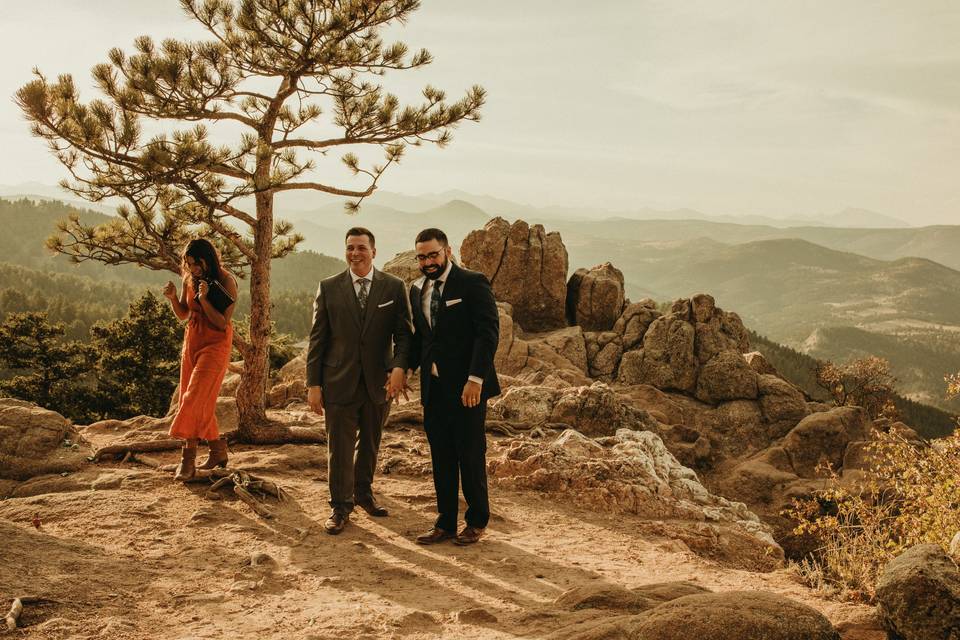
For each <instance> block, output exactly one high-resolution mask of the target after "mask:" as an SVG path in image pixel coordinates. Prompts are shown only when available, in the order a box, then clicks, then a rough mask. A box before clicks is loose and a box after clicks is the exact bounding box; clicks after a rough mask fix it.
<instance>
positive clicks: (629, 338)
mask: <svg viewBox="0 0 960 640" xmlns="http://www.w3.org/2000/svg"><path fill="white" fill-rule="evenodd" d="M661 315H663V314H661V313H660V311H659V310H658V309H657V303H656V302H655V301H653V300H651V299H650V298H644V299H643V300H641V301H640V302H632V303H630V304H628V305H627V306H626V307H624V309H623V313H621V314H620V317H619V318H617V321H616V322H615V323H614V324H613V331H614V333H617V334H619V335H620V339H621V342H622V343H623V350H624V351H630V350H632V349H636V348H637V347H639V346H641V345H642V344H643V336H644V335H645V334H646V333H647V329H648V328H649V327H650V324H651V323H652V322H653V321H654V320H656V319H657V318H659V317H660V316H661Z"/></svg>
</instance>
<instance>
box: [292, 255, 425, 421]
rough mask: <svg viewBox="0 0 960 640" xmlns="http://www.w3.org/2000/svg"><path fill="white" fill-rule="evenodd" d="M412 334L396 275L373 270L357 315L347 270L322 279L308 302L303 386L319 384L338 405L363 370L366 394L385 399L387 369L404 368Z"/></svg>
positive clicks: (328, 399)
mask: <svg viewBox="0 0 960 640" xmlns="http://www.w3.org/2000/svg"><path fill="white" fill-rule="evenodd" d="M412 334H413V331H412V327H411V323H410V307H409V305H408V302H407V292H406V285H404V283H403V281H402V280H400V278H397V277H396V276H392V275H390V274H389V273H384V272H382V271H378V270H376V269H375V270H374V271H373V277H372V280H371V282H370V292H369V294H368V295H367V309H366V312H365V313H363V314H362V315H361V313H360V303H359V302H358V301H357V294H356V291H355V290H354V287H353V279H352V278H351V277H350V271H349V269H348V270H347V271H344V272H343V273H339V274H337V275H335V276H331V277H329V278H326V279H325V280H322V281H321V282H320V286H319V287H318V288H317V299H316V302H315V303H314V305H313V328H312V330H311V331H310V346H309V347H308V348H307V386H320V387H322V388H323V401H324V402H325V403H335V404H336V403H341V404H342V403H347V402H350V401H351V400H352V399H353V397H354V393H355V392H356V390H357V385H358V384H359V382H360V376H361V375H363V379H364V382H365V383H366V387H367V391H368V393H369V394H370V397H371V398H372V399H373V400H374V401H375V402H378V403H379V402H386V399H387V396H386V391H385V390H384V388H383V385H384V384H385V383H386V381H387V372H388V371H389V370H391V369H393V368H394V367H401V368H404V367H406V365H407V361H408V360H409V356H408V353H409V351H410V341H411V338H412Z"/></svg>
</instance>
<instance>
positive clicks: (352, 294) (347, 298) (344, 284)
mask: <svg viewBox="0 0 960 640" xmlns="http://www.w3.org/2000/svg"><path fill="white" fill-rule="evenodd" d="M340 289H341V293H342V294H343V301H344V302H345V303H346V306H347V309H348V311H347V312H348V313H349V314H350V317H352V318H353V320H354V321H355V322H356V323H357V328H359V327H360V303H359V302H357V292H356V291H354V289H353V278H352V277H351V276H350V269H347V270H346V271H345V272H344V273H343V277H342V278H340Z"/></svg>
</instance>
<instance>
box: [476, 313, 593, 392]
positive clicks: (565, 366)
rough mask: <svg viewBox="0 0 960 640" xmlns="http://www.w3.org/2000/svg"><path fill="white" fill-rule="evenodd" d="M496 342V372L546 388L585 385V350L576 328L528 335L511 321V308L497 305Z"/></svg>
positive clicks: (581, 336) (587, 380) (580, 335)
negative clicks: (497, 339)
mask: <svg viewBox="0 0 960 640" xmlns="http://www.w3.org/2000/svg"><path fill="white" fill-rule="evenodd" d="M497 310H498V312H499V315H500V343H499V344H498V345H497V352H496V355H495V356H494V364H495V365H496V368H497V372H498V373H500V374H504V375H507V376H510V377H519V378H521V379H522V380H523V381H524V383H525V384H537V385H543V386H547V387H565V386H570V385H589V384H590V379H589V378H588V377H587V372H586V369H587V350H586V345H585V342H584V337H583V332H582V331H581V330H580V327H566V328H563V329H559V330H557V331H551V332H545V333H539V334H531V335H528V334H526V333H525V332H524V331H523V328H522V327H520V326H519V325H518V324H517V323H516V322H515V321H514V319H513V308H512V306H511V305H509V304H506V303H502V302H498V303H497Z"/></svg>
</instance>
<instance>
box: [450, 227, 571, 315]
mask: <svg viewBox="0 0 960 640" xmlns="http://www.w3.org/2000/svg"><path fill="white" fill-rule="evenodd" d="M460 258H461V260H462V262H463V265H464V266H465V267H467V268H468V269H473V270H475V271H479V272H481V273H483V274H484V275H486V276H487V278H488V279H489V280H490V283H491V285H493V294H494V296H495V297H496V299H497V301H498V302H507V303H509V304H510V305H511V306H512V307H513V318H514V320H515V321H516V322H517V323H518V324H520V326H522V327H523V328H524V329H526V330H527V331H549V330H551V329H558V328H561V327H565V326H566V324H567V323H566V318H565V317H564V305H565V303H566V297H567V266H568V262H567V249H566V247H564V246H563V241H562V240H561V239H560V234H559V233H556V232H552V233H547V232H546V231H544V229H543V225H539V224H535V225H533V226H530V225H528V224H527V223H526V222H524V221H523V220H517V221H516V222H514V223H513V224H512V225H511V224H510V223H509V222H507V221H506V220H504V219H503V218H499V217H498V218H494V219H493V220H491V221H490V222H488V223H487V224H486V225H485V226H484V227H483V229H478V230H475V231H471V232H470V234H469V235H468V236H467V237H466V238H465V239H464V240H463V244H462V245H461V247H460Z"/></svg>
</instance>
